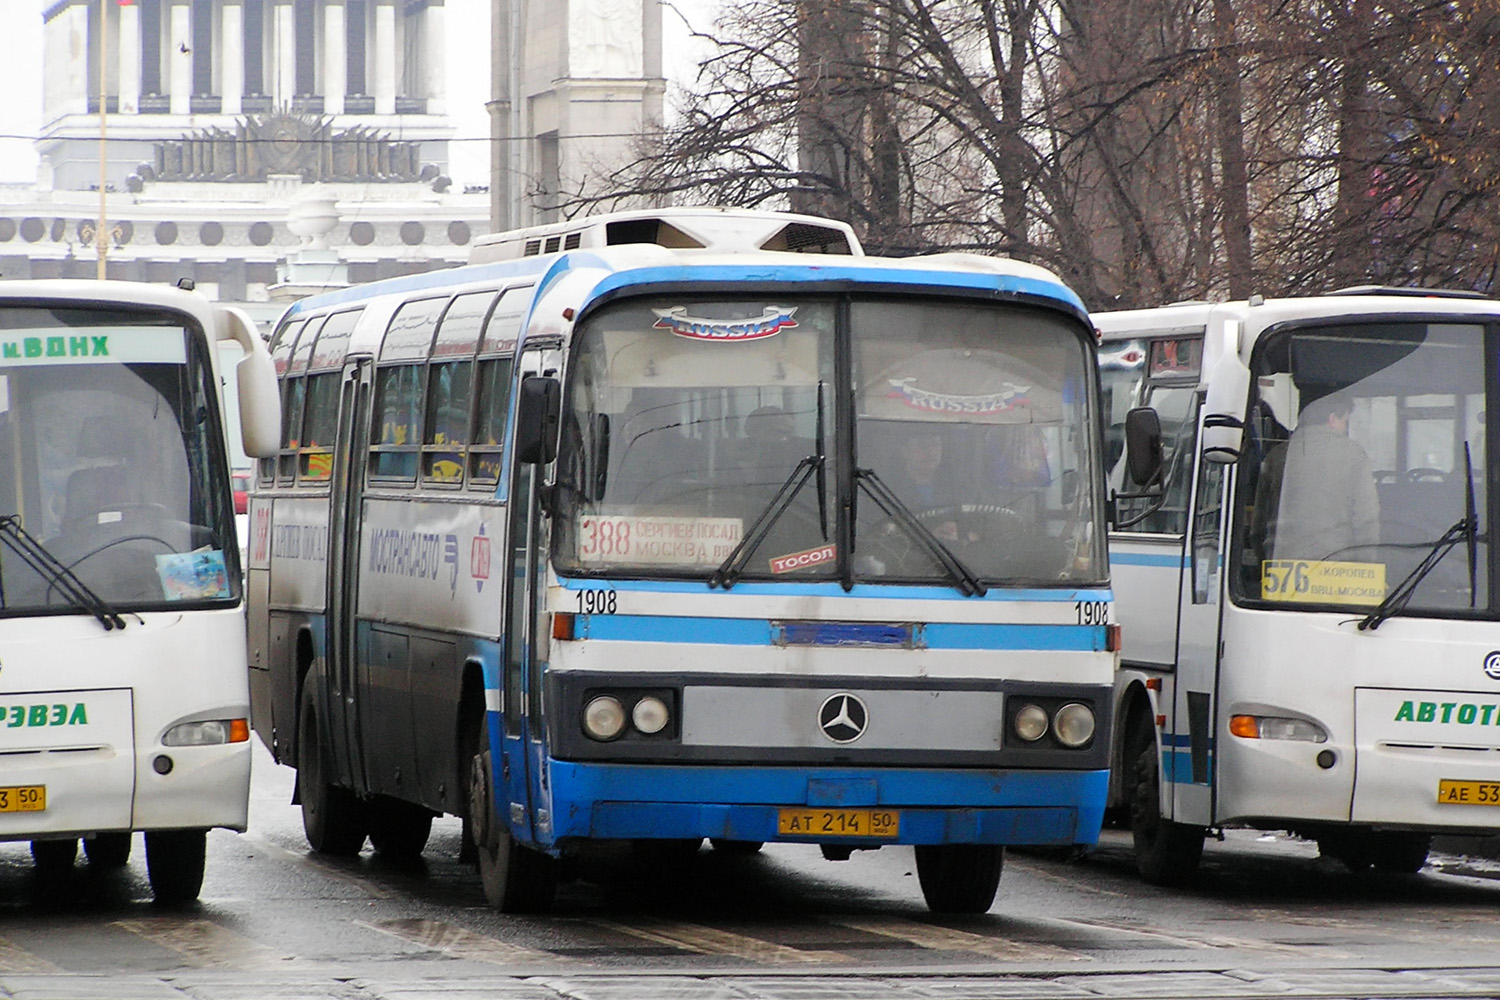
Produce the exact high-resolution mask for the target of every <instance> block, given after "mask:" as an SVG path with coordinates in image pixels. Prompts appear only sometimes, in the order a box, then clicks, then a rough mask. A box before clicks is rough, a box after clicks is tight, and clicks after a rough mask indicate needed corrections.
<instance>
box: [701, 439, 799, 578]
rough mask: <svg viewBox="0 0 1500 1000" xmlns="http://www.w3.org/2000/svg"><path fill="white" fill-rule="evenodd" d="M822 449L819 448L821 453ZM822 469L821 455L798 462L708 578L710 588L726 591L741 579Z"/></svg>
mask: <svg viewBox="0 0 1500 1000" xmlns="http://www.w3.org/2000/svg"><path fill="white" fill-rule="evenodd" d="M821 450H822V449H821V448H819V451H820V452H821ZM822 467H823V456H822V455H821V454H817V455H808V456H807V457H806V458H804V459H803V460H802V461H800V462H798V463H797V465H796V468H794V469H792V474H791V475H789V476H787V477H786V482H784V483H782V484H781V488H780V489H778V490H777V491H776V495H775V496H773V497H771V499H770V502H768V503H767V504H766V506H765V508H764V509H763V510H762V511H761V512H760V516H758V517H757V518H756V519H755V522H754V523H753V524H751V525H750V530H749V531H748V532H746V533H745V537H744V538H742V539H740V544H738V545H736V546H735V547H734V551H733V552H731V553H729V555H728V556H727V557H726V558H725V560H724V561H723V562H722V563H720V564H719V568H718V569H716V570H714V571H713V574H712V575H711V576H709V578H708V586H709V588H710V589H712V588H714V587H723V588H724V589H725V590H728V589H729V588H730V587H733V586H734V585H735V582H736V581H737V580H739V578H740V574H742V573H744V572H745V564H746V563H748V562H749V561H750V556H751V555H753V554H754V552H755V550H756V549H758V548H760V543H761V542H763V541H765V540H766V536H767V535H769V534H770V533H771V528H772V526H774V525H775V524H776V522H777V521H778V520H780V519H781V515H782V514H785V513H786V510H787V508H788V507H790V506H791V505H792V501H793V500H795V499H797V494H798V493H800V492H802V487H804V486H806V485H807V481H808V480H809V479H811V478H812V475H813V472H814V471H815V470H820V469H821V468H822Z"/></svg>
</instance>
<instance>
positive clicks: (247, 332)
mask: <svg viewBox="0 0 1500 1000" xmlns="http://www.w3.org/2000/svg"><path fill="white" fill-rule="evenodd" d="M215 320H216V322H217V325H218V328H217V329H216V330H215V331H214V334H215V336H216V337H217V339H219V340H232V341H234V342H235V343H237V344H239V345H240V350H241V351H243V352H244V355H245V356H244V357H243V358H241V359H240V363H239V364H237V365H235V367H234V379H235V387H236V388H237V389H238V390H239V397H240V442H241V444H243V445H244V448H245V454H246V455H249V456H250V457H251V458H270V457H271V456H273V455H275V454H276V452H277V451H278V450H279V449H280V448H281V391H280V389H279V388H278V387H277V385H276V363H275V362H274V361H272V360H271V355H270V353H269V352H268V351H267V350H266V344H265V341H263V340H261V339H260V333H259V332H258V331H257V329H256V326H255V321H254V320H253V319H251V318H250V317H249V316H248V315H246V314H245V312H244V311H243V310H240V309H236V308H234V307H232V306H229V307H224V308H222V309H220V310H218V311H217V313H216V316H215Z"/></svg>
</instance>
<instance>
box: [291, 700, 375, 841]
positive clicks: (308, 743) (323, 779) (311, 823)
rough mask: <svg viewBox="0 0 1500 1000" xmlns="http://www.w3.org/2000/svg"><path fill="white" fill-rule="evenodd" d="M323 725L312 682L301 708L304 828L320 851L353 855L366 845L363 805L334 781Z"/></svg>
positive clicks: (299, 755) (300, 787) (299, 751)
mask: <svg viewBox="0 0 1500 1000" xmlns="http://www.w3.org/2000/svg"><path fill="white" fill-rule="evenodd" d="M322 736H323V724H322V720H320V719H319V718H318V707H317V704H316V703H315V700H314V697H313V685H312V683H311V682H309V683H307V684H305V685H304V686H303V688H302V704H301V705H300V706H299V707H298V711H297V790H298V792H299V794H300V797H301V799H302V831H303V833H305V834H306V835H307V843H308V845H309V846H311V847H312V849H313V850H315V851H317V852H318V853H319V854H333V855H338V856H342V857H350V856H353V855H355V854H358V853H359V851H360V848H362V847H364V846H365V817H364V809H363V804H362V803H361V802H360V801H359V799H357V798H355V796H354V793H353V792H351V791H349V789H347V788H340V787H339V786H337V785H335V784H333V782H332V779H333V776H332V774H331V773H330V771H331V770H332V769H331V768H330V767H329V760H328V749H327V747H325V746H324V745H323V739H322Z"/></svg>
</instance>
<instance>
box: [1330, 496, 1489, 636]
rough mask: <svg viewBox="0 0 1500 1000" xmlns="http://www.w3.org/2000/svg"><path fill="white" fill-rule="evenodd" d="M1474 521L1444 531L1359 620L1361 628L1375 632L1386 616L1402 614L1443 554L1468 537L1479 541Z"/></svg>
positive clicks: (1462, 520)
mask: <svg viewBox="0 0 1500 1000" xmlns="http://www.w3.org/2000/svg"><path fill="white" fill-rule="evenodd" d="M1473 524H1474V523H1473V522H1472V521H1471V520H1470V519H1469V518H1468V517H1462V518H1460V519H1459V520H1457V521H1455V522H1454V524H1453V526H1452V527H1451V528H1449V529H1448V530H1447V531H1445V532H1443V537H1442V538H1439V539H1438V540H1437V541H1435V542H1433V543H1432V547H1431V548H1430V549H1428V550H1427V555H1426V556H1425V557H1423V559H1422V561H1421V562H1419V563H1417V565H1416V568H1414V569H1413V570H1412V571H1411V572H1410V573H1408V574H1406V578H1405V579H1404V580H1402V581H1401V582H1400V583H1398V584H1396V586H1395V588H1394V589H1392V590H1391V592H1390V593H1389V594H1387V595H1385V600H1383V601H1381V602H1380V603H1379V604H1377V605H1375V609H1374V610H1373V611H1371V612H1370V613H1369V614H1368V615H1366V616H1365V617H1364V618H1362V619H1360V622H1359V630H1360V631H1361V632H1363V631H1364V630H1365V629H1369V630H1370V631H1372V632H1373V631H1375V630H1376V629H1378V628H1379V627H1380V625H1381V623H1382V622H1384V621H1385V620H1386V619H1387V618H1390V617H1392V616H1393V615H1397V614H1400V613H1401V611H1402V609H1403V608H1405V607H1406V605H1407V604H1409V603H1411V599H1412V595H1413V594H1415V593H1416V592H1417V586H1418V585H1419V584H1421V582H1422V581H1423V580H1425V579H1427V574H1428V573H1431V572H1432V571H1433V569H1434V568H1435V567H1436V566H1437V564H1438V563H1440V562H1442V561H1443V556H1445V555H1447V554H1448V552H1449V550H1451V549H1452V548H1453V546H1455V545H1457V544H1458V543H1459V542H1461V541H1464V540H1465V539H1466V538H1475V539H1476V541H1477V536H1476V535H1475V534H1474V526H1473Z"/></svg>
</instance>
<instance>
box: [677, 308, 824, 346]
mask: <svg viewBox="0 0 1500 1000" xmlns="http://www.w3.org/2000/svg"><path fill="white" fill-rule="evenodd" d="M651 311H652V312H654V313H656V323H655V324H654V325H653V329H657V330H671V331H672V333H673V334H675V335H677V336H679V337H686V338H688V339H689V340H721V341H746V340H763V339H764V338H766V337H774V336H776V335H777V334H778V333H780V332H781V331H782V330H789V329H791V328H792V327H794V326H796V325H797V321H796V320H794V319H792V314H793V313H795V312H796V311H797V309H796V307H795V306H793V307H791V308H786V307H783V306H769V307H767V308H766V309H765V310H764V311H762V312H761V314H760V315H759V316H753V317H750V318H748V319H709V318H707V317H705V316H690V315H688V311H687V307H686V306H677V307H676V308H674V309H653V310H651Z"/></svg>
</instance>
